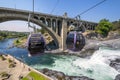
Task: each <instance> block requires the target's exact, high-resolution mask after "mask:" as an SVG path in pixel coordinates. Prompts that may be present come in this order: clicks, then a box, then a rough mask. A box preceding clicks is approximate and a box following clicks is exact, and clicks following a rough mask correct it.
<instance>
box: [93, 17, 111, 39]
mask: <svg viewBox="0 0 120 80" xmlns="http://www.w3.org/2000/svg"><path fill="white" fill-rule="evenodd" d="M112 28H113V25H112V23H111V22H109V20H106V19H102V20H100V22H99V24H98V26H97V27H96V29H95V31H96V32H97V33H99V34H101V35H103V36H104V37H106V36H107V35H108V33H109V31H110V30H112Z"/></svg>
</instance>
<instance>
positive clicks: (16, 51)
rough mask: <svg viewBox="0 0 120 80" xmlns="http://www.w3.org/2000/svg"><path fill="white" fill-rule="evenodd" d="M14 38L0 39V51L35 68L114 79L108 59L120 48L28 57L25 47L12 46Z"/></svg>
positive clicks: (100, 79) (119, 53)
mask: <svg viewBox="0 0 120 80" xmlns="http://www.w3.org/2000/svg"><path fill="white" fill-rule="evenodd" d="M13 40H14V39H6V40H3V41H0V52H1V53H4V54H10V55H12V56H14V57H16V58H17V59H21V60H22V61H24V62H25V63H26V64H28V65H29V66H31V67H33V68H35V69H43V68H48V69H52V70H56V71H61V72H63V73H65V74H66V75H72V76H87V77H90V78H93V79H95V80H114V79H115V76H116V75H117V74H118V72H117V71H116V70H115V69H114V68H112V67H110V66H109V63H110V59H115V58H116V57H118V56H120V50H114V49H110V48H106V47H102V48H100V49H99V50H97V51H95V53H94V54H93V55H92V56H91V57H90V58H80V57H77V56H68V55H53V54H44V55H41V56H37V57H28V51H27V49H22V48H17V47H12V46H13Z"/></svg>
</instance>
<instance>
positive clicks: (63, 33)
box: [61, 13, 67, 51]
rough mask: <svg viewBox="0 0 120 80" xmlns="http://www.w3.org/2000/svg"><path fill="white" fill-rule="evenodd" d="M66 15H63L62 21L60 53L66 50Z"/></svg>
mask: <svg viewBox="0 0 120 80" xmlns="http://www.w3.org/2000/svg"><path fill="white" fill-rule="evenodd" d="M66 17H67V14H66V13H65V14H64V19H63V22H62V34H61V39H62V40H61V41H62V43H61V44H62V51H65V50H66V49H67V46H66V38H67V20H66Z"/></svg>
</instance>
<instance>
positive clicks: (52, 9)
mask: <svg viewBox="0 0 120 80" xmlns="http://www.w3.org/2000/svg"><path fill="white" fill-rule="evenodd" d="M58 3H59V0H57V2H56V4H55V6H54V8H53V9H52V11H51V13H50V14H52V13H53V12H54V10H55V9H56V7H57V5H58Z"/></svg>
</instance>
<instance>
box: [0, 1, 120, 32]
mask: <svg viewBox="0 0 120 80" xmlns="http://www.w3.org/2000/svg"><path fill="white" fill-rule="evenodd" d="M101 1H103V0H34V10H35V12H41V13H47V14H53V15H59V16H62V15H63V14H64V13H65V12H67V14H68V17H71V18H74V17H75V16H77V15H79V14H80V13H82V12H83V11H85V10H87V9H88V8H90V7H92V6H93V5H95V4H97V3H98V2H101ZM32 2H33V0H0V7H8V8H16V9H22V10H30V11H32V10H33V6H32V5H33V4H32ZM119 8H120V0H106V1H105V2H104V3H102V4H100V5H98V6H97V7H95V8H93V9H91V10H89V11H88V12H86V13H85V14H83V15H81V19H82V20H86V21H92V22H99V21H100V20H101V19H104V18H106V19H109V21H111V22H112V21H116V20H118V19H120V9H119ZM26 24H27V22H24V21H8V22H3V23H0V30H12V31H13V30H14V31H29V29H28V28H27V25H26Z"/></svg>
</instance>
